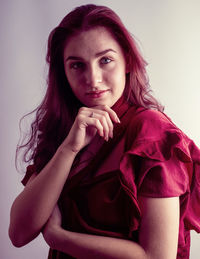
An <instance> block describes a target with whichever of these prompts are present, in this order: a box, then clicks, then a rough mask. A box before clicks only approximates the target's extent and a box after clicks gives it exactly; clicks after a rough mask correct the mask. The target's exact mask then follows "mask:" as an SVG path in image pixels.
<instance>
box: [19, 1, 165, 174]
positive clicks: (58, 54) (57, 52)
mask: <svg viewBox="0 0 200 259" xmlns="http://www.w3.org/2000/svg"><path fill="white" fill-rule="evenodd" d="M97 26H103V27H105V28H106V29H107V30H109V31H110V33H111V34H112V35H113V37H114V38H115V40H116V41H117V42H118V44H119V45H120V46H121V48H122V50H123V52H124V55H125V58H126V62H127V64H128V67H129V70H130V72H129V73H128V74H127V75H126V86H125V91H124V96H125V98H126V100H127V101H128V102H129V103H131V104H134V105H136V106H142V107H145V108H148V109H149V108H153V109H157V110H160V111H162V110H163V107H162V106H161V105H160V104H159V103H158V102H157V100H156V99H155V98H154V97H153V96H152V95H151V91H150V87H149V80H148V76H147V73H146V65H147V63H146V61H145V60H144V59H143V57H142V55H141V53H140V51H139V48H138V46H137V43H136V41H135V40H134V38H133V37H132V35H131V34H130V33H129V32H128V30H127V29H126V28H125V26H124V25H123V23H122V21H121V19H120V18H119V16H118V15H117V14H116V13H115V12H113V11H112V10H111V9H110V8H108V7H105V6H97V5H93V4H89V5H83V6H80V7H77V8H75V9H74V10H73V11H71V12H70V13H69V14H68V15H66V16H65V17H64V19H63V20H62V21H61V23H60V24H59V25H58V26H57V27H56V28H55V29H54V30H53V31H52V32H51V33H50V35H49V39H48V50H47V56H46V61H47V63H48V65H49V72H48V80H47V86H48V87H47V91H46V94H45V96H44V99H43V101H42V103H41V104H40V105H39V107H38V108H37V109H36V110H34V112H35V120H34V121H33V122H32V124H31V130H30V134H29V135H28V139H26V140H25V139H23V141H22V142H21V143H19V145H18V147H17V152H16V154H17V156H16V157H18V153H19V151H22V150H23V161H24V162H29V163H30V162H32V163H33V164H34V166H35V170H36V171H37V172H39V171H41V169H42V168H43V167H44V166H45V165H46V163H47V162H48V161H49V160H50V159H51V157H52V156H53V155H54V153H55V152H56V149H57V148H58V146H59V145H60V144H61V143H62V141H63V140H64V138H65V137H66V136H67V134H68V132H69V130H70V128H71V126H72V123H73V120H74V118H75V116H76V114H77V111H78V109H79V108H80V106H81V103H80V102H79V100H77V98H76V97H75V96H74V94H73V93H72V90H71V88H70V85H69V83H68V81H67V78H66V75H65V71H64V63H63V51H64V47H65V44H67V40H68V39H69V38H70V37H71V36H73V35H74V34H77V33H79V32H82V31H86V30H89V29H91V28H95V27H97Z"/></svg>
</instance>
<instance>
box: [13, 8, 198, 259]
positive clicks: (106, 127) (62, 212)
mask: <svg viewBox="0 0 200 259" xmlns="http://www.w3.org/2000/svg"><path fill="white" fill-rule="evenodd" d="M47 62H48V63H49V76H48V89H47V92H46V95H45V98H44V100H43V102H42V104H41V105H40V106H39V107H38V109H37V113H36V119H35V121H34V122H33V124H32V131H31V134H30V139H29V141H28V142H27V143H25V144H24V145H21V146H20V148H23V147H25V148H26V152H25V160H27V158H28V161H29V162H32V164H33V165H30V166H28V168H27V173H26V176H25V177H24V179H23V181H22V182H23V184H24V185H25V188H24V190H23V191H22V193H21V194H20V195H19V196H18V197H17V198H16V200H15V201H14V203H13V206H12V208H11V220H10V229H9V235H10V238H11V240H12V242H13V244H14V245H15V246H18V247H19V246H23V245H25V244H27V243H28V242H30V241H31V240H33V239H34V238H35V237H36V236H37V235H38V234H39V233H40V232H41V231H42V233H43V236H44V239H45V241H46V242H47V243H48V245H49V246H50V247H51V249H50V252H49V258H137V259H140V258H142V259H143V258H152V259H157V258H159V259H160V258H162V259H173V258H184V259H186V258H189V246H190V229H195V230H196V231H199V230H200V220H199V217H198V214H197V212H198V211H199V209H200V204H199V200H198V199H199V184H200V181H199V173H200V160H199V155H200V151H199V149H198V148H197V147H196V146H195V144H194V143H193V142H192V141H191V140H190V139H189V138H188V137H187V136H185V135H184V133H183V132H182V131H180V130H179V129H178V128H177V127H176V126H175V125H174V124H173V123H172V122H171V120H170V119H169V118H168V117H167V116H166V115H165V114H164V113H163V112H162V110H163V108H162V106H161V105H159V103H158V102H157V101H156V100H155V99H154V98H153V97H152V96H151V95H150V93H149V85H148V79H147V76H146V70H145V66H146V63H145V61H144V60H143V58H142V56H141V55H140V52H139V51H138V48H137V46H136V43H135V41H134V39H133V38H132V37H131V35H130V34H129V32H128V31H127V30H126V28H125V27H124V25H123V24H122V23H121V21H120V19H119V17H118V16H117V15H116V14H115V13H114V12H113V11H112V10H110V9H109V8H107V7H103V6H95V5H86V6H81V7H78V8H76V9H75V10H73V11H72V12H71V13H69V14H68V15H67V16H66V17H65V18H64V19H63V20H62V21H61V23H60V24H59V26H58V27H56V28H55V29H54V30H53V31H52V33H51V34H50V37H49V42H48V53H47ZM57 204H58V205H57Z"/></svg>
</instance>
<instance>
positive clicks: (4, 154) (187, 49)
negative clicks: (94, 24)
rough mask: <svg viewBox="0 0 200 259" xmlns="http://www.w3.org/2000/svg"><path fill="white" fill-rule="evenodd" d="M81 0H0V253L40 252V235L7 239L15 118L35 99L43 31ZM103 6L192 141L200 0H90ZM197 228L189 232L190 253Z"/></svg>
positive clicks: (199, 101)
mask: <svg viewBox="0 0 200 259" xmlns="http://www.w3.org/2000/svg"><path fill="white" fill-rule="evenodd" d="M86 3H89V2H88V1H84V0H83V1H80V0H79V1H78V0H74V1H67V0H58V1H55V0H46V1H41V0H17V1H15V0H13V1H12V0H0V52H1V53H0V122H1V126H0V129H1V130H0V133H1V135H0V148H1V150H0V152H1V155H0V164H1V172H0V173H1V179H0V180H1V181H0V202H1V204H0V206H1V218H0V240H1V241H0V258H2V259H26V258H29V259H35V258H37V259H45V258H47V251H48V247H47V246H46V244H45V242H44V241H43V239H42V237H41V236H40V237H39V238H37V239H36V240H34V241H32V242H31V243H30V244H28V245H27V246H25V247H23V248H15V247H13V246H12V245H11V242H10V240H9V238H8V234H7V230H8V224H9V211H10V207H11V204H12V202H13V200H14V198H15V197H16V196H17V194H18V193H19V192H20V191H21V190H22V188H23V187H22V185H21V183H20V180H21V178H22V175H21V174H19V173H17V172H16V169H15V165H14V157H15V148H16V144H17V141H18V139H19V128H18V124H19V120H20V118H21V117H22V116H23V115H24V114H25V113H27V112H29V111H31V110H33V109H34V108H35V107H36V106H37V105H38V104H39V103H40V101H41V99H42V96H43V94H44V91H45V87H46V84H45V80H46V70H47V69H46V66H45V54H46V42H47V37H48V34H49V32H50V31H51V30H52V29H53V28H54V27H55V26H56V25H57V24H58V23H59V22H60V20H61V19H62V18H63V17H64V16H65V15H66V14H67V13H68V12H69V11H71V10H72V8H74V7H75V6H78V5H81V4H86ZM90 3H96V4H102V5H107V6H109V7H111V8H112V9H113V10H114V11H116V12H117V13H118V14H119V16H120V17H121V18H122V20H123V22H124V23H125V25H126V26H127V27H128V29H129V31H131V32H132V33H133V34H134V35H135V36H136V38H137V39H138V41H139V44H140V47H141V50H142V52H143V54H144V57H145V59H146V60H147V61H148V63H149V65H148V72H149V77H150V83H151V86H152V89H153V91H154V94H155V96H156V97H157V98H158V99H159V100H160V101H161V102H162V104H164V105H165V107H166V108H165V112H166V113H167V114H168V115H169V116H170V117H171V118H172V119H173V121H174V122H175V123H176V124H177V125H178V126H179V127H180V128H181V129H182V130H183V131H184V132H185V133H186V134H187V135H189V137H191V138H192V139H194V140H195V142H196V144H197V145H199V146H200V116H199V112H200V1H199V0H151V1H150V0H123V1H115V0H111V1H103V0H102V1H101V0H100V1H90ZM199 245H200V236H198V235H197V234H194V233H192V249H191V257H190V258H191V259H197V258H198V255H199V252H198V247H199Z"/></svg>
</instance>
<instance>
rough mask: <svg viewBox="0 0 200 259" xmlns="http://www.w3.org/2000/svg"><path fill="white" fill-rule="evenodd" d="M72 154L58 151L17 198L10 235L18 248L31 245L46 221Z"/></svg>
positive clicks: (56, 198) (67, 170)
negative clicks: (29, 243) (27, 244)
mask: <svg viewBox="0 0 200 259" xmlns="http://www.w3.org/2000/svg"><path fill="white" fill-rule="evenodd" d="M74 158H75V154H74V153H73V152H72V151H70V150H65V151H63V150H62V149H58V151H57V152H56V154H55V155H54V157H53V158H52V159H51V160H50V162H49V163H48V164H47V165H46V166H45V168H44V169H43V170H42V171H41V172H40V174H39V175H38V176H37V177H35V179H33V181H31V182H30V183H29V184H28V185H27V186H26V187H25V189H24V190H23V192H22V193H21V194H20V195H19V196H18V197H17V198H16V200H15V201H14V203H13V206H12V208H11V220H10V228H9V235H10V238H11V240H12V241H13V243H14V244H15V245H17V246H21V245H24V244H26V243H28V242H29V241H31V240H32V239H33V238H34V237H35V236H37V234H39V232H40V231H41V228H42V227H43V225H44V224H45V223H46V221H47V220H48V218H49V216H50V215H51V213H52V210H53V208H54V207H55V204H56V203H57V200H58V198H59V196H60V193H61V191H62V189H63V186H64V184H65V181H66V179H67V177H68V174H69V171H70V168H71V165H72V163H73V161H74Z"/></svg>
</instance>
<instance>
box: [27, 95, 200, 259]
mask: <svg viewBox="0 0 200 259" xmlns="http://www.w3.org/2000/svg"><path fill="white" fill-rule="evenodd" d="M113 109H114V110H115V111H116V112H117V114H118V116H119V117H120V119H121V124H116V125H115V129H114V138H113V139H111V140H110V141H109V142H108V143H107V142H104V141H103V139H101V138H100V137H99V136H96V137H95V138H94V140H93V141H92V142H91V144H90V145H88V146H87V147H86V148H85V149H84V150H83V151H82V152H80V154H79V155H78V157H77V158H76V159H75V161H74V164H73V167H72V171H71V172H70V176H69V178H68V180H67V182H66V184H65V186H64V189H63V192H62V194H61V196H60V200H59V205H60V208H61V211H62V215H63V227H64V228H66V229H68V230H72V231H77V232H82V233H90V234H96V235H105V236H111V237H119V238H126V239H132V240H134V241H136V242H137V241H138V228H139V225H140V218H141V211H140V207H139V203H138V195H143V196H147V197H159V198H160V197H177V196H180V206H181V212H180V214H181V215H180V231H179V243H178V255H177V258H178V259H180V258H182V259H188V258H189V247H190V235H189V231H190V230H191V229H194V230H196V231H197V232H200V217H199V216H200V150H199V149H198V148H197V147H196V145H195V144H194V143H193V142H192V141H191V140H190V139H189V138H188V137H187V136H186V135H185V134H184V133H183V132H182V131H180V130H179V129H178V128H177V127H176V126H175V125H174V124H173V123H172V122H171V120H170V119H169V118H168V117H167V116H166V115H165V114H163V113H161V112H158V111H153V110H146V109H143V108H136V107H129V106H128V104H127V103H125V102H123V99H120V100H119V101H118V102H117V103H116V104H115V106H114V107H113ZM30 169H31V170H32V171H34V170H33V168H32V167H29V170H30ZM29 170H28V171H29ZM28 174H29V175H30V172H29V173H28ZM27 179H28V176H27V178H26V180H27ZM23 183H24V184H25V180H24V182H23ZM54 253H55V254H56V255H54V256H53V253H52V251H51V252H50V254H51V255H50V257H49V258H70V257H68V256H67V255H66V257H65V255H63V254H62V256H61V254H60V257H59V252H55V251H54Z"/></svg>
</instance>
